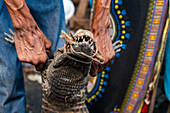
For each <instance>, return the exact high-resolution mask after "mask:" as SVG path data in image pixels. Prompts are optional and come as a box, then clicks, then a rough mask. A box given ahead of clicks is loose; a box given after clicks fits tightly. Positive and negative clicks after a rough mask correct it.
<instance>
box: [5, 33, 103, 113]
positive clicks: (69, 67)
mask: <svg viewBox="0 0 170 113" xmlns="http://www.w3.org/2000/svg"><path fill="white" fill-rule="evenodd" d="M10 32H11V33H12V34H13V35H14V33H13V32H12V31H11V30H10ZM5 35H6V36H7V37H8V38H6V40H7V41H8V42H10V43H14V38H13V36H11V35H9V34H6V33H5ZM70 35H71V36H69V35H68V34H66V33H65V32H64V31H62V34H61V35H60V37H61V38H63V39H64V40H65V41H66V43H65V44H64V47H63V48H59V49H58V50H57V51H56V52H55V53H54V58H53V59H49V60H48V61H47V63H46V66H45V69H44V70H43V72H42V90H43V97H42V109H41V112H42V113H89V111H88V109H87V107H86V105H85V99H86V89H87V85H88V81H89V71H90V68H91V62H92V61H95V62H98V63H100V64H102V63H103V62H104V59H103V57H102V56H101V54H100V53H99V52H98V49H97V41H96V40H95V39H94V37H93V34H92V33H91V32H90V31H88V30H82V31H80V32H79V33H77V34H75V36H73V34H71V33H70Z"/></svg>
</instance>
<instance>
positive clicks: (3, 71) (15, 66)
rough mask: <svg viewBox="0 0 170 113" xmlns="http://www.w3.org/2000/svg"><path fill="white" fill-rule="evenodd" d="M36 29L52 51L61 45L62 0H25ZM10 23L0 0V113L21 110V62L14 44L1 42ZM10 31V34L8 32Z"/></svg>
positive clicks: (22, 90)
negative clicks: (37, 28)
mask: <svg viewBox="0 0 170 113" xmlns="http://www.w3.org/2000/svg"><path fill="white" fill-rule="evenodd" d="M26 3H27V5H28V7H29V8H30V11H31V13H32V15H33V17H34V19H35V20H36V22H37V24H38V26H39V27H40V29H41V30H42V31H43V32H44V34H45V35H46V36H47V38H48V39H49V40H50V41H51V42H52V52H53V53H54V52H55V51H56V50H57V48H60V47H62V46H63V44H64V40H62V39H60V38H59V35H60V32H61V30H65V16H64V9H63V3H62V0H26ZM9 28H10V29H13V28H12V22H11V19H10V16H9V13H8V10H7V8H6V5H5V3H4V1H3V0H0V113H25V104H26V102H25V91H24V80H23V75H22V66H21V62H20V61H19V60H18V58H17V54H16V50H15V47H14V46H12V45H10V44H9V43H8V42H6V41H5V39H4V37H5V35H4V32H6V33H9ZM9 34H10V33H9Z"/></svg>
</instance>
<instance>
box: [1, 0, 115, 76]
mask: <svg viewBox="0 0 170 113" xmlns="http://www.w3.org/2000/svg"><path fill="white" fill-rule="evenodd" d="M4 1H5V3H6V6H7V8H8V12H9V14H10V17H11V19H12V23H13V28H14V30H15V35H14V39H15V47H16V51H17V55H18V58H19V60H20V61H21V62H27V63H32V64H33V65H35V66H36V69H37V70H42V69H43V66H44V64H45V63H46V61H47V59H48V55H50V53H51V42H50V41H49V40H48V39H47V38H46V36H45V35H44V34H43V32H42V31H41V30H40V28H39V27H38V25H37V24H36V22H35V20H34V18H33V17H32V15H31V13H30V11H29V8H28V7H27V4H26V3H25V0H4ZM96 5H97V6H96V9H95V14H94V17H93V18H94V19H93V23H92V30H91V32H92V33H93V34H94V37H95V38H97V39H98V45H99V46H98V48H99V52H100V53H101V54H102V55H103V57H104V58H105V64H104V65H100V64H97V63H95V62H94V63H93V64H92V68H91V75H93V76H95V75H97V73H98V72H100V71H101V70H102V69H103V68H104V67H106V66H107V64H108V62H109V60H110V59H112V58H113V57H114V50H113V47H112V43H111V40H110V39H109V32H108V29H106V28H108V26H109V23H110V20H109V8H108V7H109V6H110V0H97V2H96ZM98 12H100V13H98ZM101 15H104V16H101ZM97 18H100V19H97ZM96 23H98V24H96ZM96 25H97V26H96ZM98 25H101V26H98ZM99 28H100V29H99ZM100 37H107V40H106V39H104V40H101V38H100ZM100 45H102V46H100Z"/></svg>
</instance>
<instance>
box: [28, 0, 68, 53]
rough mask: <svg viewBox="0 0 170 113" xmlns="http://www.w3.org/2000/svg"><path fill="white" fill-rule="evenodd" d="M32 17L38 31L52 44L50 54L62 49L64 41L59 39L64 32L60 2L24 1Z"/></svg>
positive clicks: (64, 26)
mask: <svg viewBox="0 0 170 113" xmlns="http://www.w3.org/2000/svg"><path fill="white" fill-rule="evenodd" d="M26 3H27V5H28V7H29V9H30V12H31V14H32V16H33V17H34V19H35V21H36V22H37V24H38V26H39V27H40V29H41V30H42V31H43V33H44V34H45V35H46V37H47V38H48V39H49V40H50V41H51V43H52V47H51V49H52V54H53V53H54V52H55V51H56V50H57V49H58V48H61V47H63V45H64V43H65V41H64V40H63V39H61V38H59V36H60V34H61V30H64V31H65V30H66V25H65V14H64V7H63V1H62V0H34V1H31V0H26Z"/></svg>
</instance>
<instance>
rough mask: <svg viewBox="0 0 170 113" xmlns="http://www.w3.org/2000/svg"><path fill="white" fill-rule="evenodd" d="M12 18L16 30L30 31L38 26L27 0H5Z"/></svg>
mask: <svg viewBox="0 0 170 113" xmlns="http://www.w3.org/2000/svg"><path fill="white" fill-rule="evenodd" d="M4 1H5V4H6V6H7V8H8V12H9V14H10V16H11V20H12V23H13V27H14V29H15V30H16V29H23V28H26V29H30V27H33V26H36V22H35V21H34V19H33V17H32V15H31V13H30V11H29V8H28V7H27V5H26V3H25V0H4Z"/></svg>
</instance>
